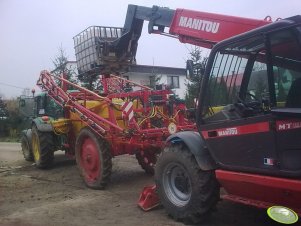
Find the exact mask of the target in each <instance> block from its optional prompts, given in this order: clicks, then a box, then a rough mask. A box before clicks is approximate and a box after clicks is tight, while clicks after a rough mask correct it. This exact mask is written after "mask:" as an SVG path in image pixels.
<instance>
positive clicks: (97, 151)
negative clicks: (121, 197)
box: [75, 128, 112, 189]
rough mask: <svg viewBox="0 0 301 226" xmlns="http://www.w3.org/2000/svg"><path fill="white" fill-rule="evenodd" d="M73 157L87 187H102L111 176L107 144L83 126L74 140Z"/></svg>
mask: <svg viewBox="0 0 301 226" xmlns="http://www.w3.org/2000/svg"><path fill="white" fill-rule="evenodd" d="M75 158H76V162H77V165H78V167H79V170H80V174H81V175H82V177H83V178H84V181H85V183H86V185H87V187H90V188H93V189H103V188H104V187H105V186H106V185H107V183H108V181H109V179H110V176H111V171H112V157H111V153H110V148H109V144H108V143H107V142H106V141H105V140H103V139H102V138H100V137H98V136H97V135H95V134H94V133H93V132H92V131H91V130H90V129H88V128H83V129H82V130H81V131H80V133H79V135H78V137H77V140H76V145H75Z"/></svg>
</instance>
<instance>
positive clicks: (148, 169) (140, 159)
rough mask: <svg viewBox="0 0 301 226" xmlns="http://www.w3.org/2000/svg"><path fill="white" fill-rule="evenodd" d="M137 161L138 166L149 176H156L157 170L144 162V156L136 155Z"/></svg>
mask: <svg viewBox="0 0 301 226" xmlns="http://www.w3.org/2000/svg"><path fill="white" fill-rule="evenodd" d="M135 156H136V159H137V161H138V164H139V165H140V166H141V168H142V169H143V170H144V171H145V173H146V174H148V175H154V173H155V168H154V166H150V165H149V164H147V163H145V162H144V159H143V156H142V155H141V154H140V153H139V152H138V153H137V154H136V155H135Z"/></svg>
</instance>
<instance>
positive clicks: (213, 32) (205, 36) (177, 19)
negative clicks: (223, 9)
mask: <svg viewBox="0 0 301 226" xmlns="http://www.w3.org/2000/svg"><path fill="white" fill-rule="evenodd" d="M269 23H271V19H270V17H267V18H266V19H265V20H256V19H249V18H242V17H235V16H226V15H221V14H214V13H206V12H198V11H193V10H186V9H177V10H176V11H175V14H174V17H173V20H172V23H171V26H170V31H169V33H170V34H173V35H177V36H178V38H179V40H180V41H181V42H183V43H190V44H193V45H198V46H201V47H205V48H210V49H211V48H212V47H213V45H214V44H216V43H217V42H220V41H222V40H225V39H227V38H230V37H233V36H235V35H238V34H241V33H244V32H247V31H250V30H253V29H255V28H258V27H261V26H264V25H266V24H269Z"/></svg>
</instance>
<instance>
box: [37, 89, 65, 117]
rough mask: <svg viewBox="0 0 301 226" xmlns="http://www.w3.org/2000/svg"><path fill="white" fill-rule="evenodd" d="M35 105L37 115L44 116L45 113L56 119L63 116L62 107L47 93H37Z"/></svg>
mask: <svg viewBox="0 0 301 226" xmlns="http://www.w3.org/2000/svg"><path fill="white" fill-rule="evenodd" d="M34 105H35V107H34V115H35V117H42V116H45V115H47V116H49V117H52V118H55V119H57V118H59V117H63V111H62V108H61V107H60V106H59V105H58V104H56V103H55V101H54V100H53V99H52V98H50V97H49V96H48V95H47V94H46V93H40V94H39V95H37V96H36V97H35V99H34Z"/></svg>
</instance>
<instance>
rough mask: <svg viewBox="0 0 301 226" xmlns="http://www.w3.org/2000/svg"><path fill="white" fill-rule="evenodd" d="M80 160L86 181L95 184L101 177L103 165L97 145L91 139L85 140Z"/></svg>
mask: <svg viewBox="0 0 301 226" xmlns="http://www.w3.org/2000/svg"><path fill="white" fill-rule="evenodd" d="M80 159H81V167H82V169H83V170H84V177H85V179H86V181H88V182H93V181H95V180H97V179H98V177H99V175H100V167H101V166H100V164H101V163H100V161H99V152H98V148H97V145H96V143H95V142H94V141H93V140H92V139H91V138H90V137H87V138H85V139H84V141H83V143H82V146H81V153H80Z"/></svg>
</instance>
